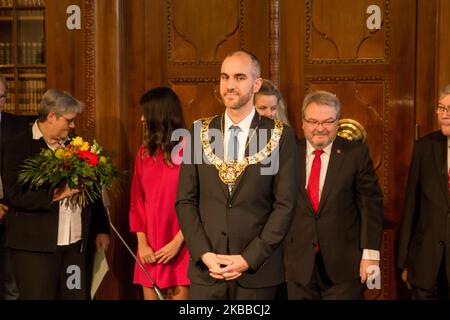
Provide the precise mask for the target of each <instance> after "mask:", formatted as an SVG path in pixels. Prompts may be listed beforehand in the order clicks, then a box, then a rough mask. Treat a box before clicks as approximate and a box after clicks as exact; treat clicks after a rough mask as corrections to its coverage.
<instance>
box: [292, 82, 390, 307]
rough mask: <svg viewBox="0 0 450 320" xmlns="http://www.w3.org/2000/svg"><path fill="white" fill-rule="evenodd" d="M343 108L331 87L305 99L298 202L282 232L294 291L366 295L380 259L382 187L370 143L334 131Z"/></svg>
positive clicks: (308, 295)
mask: <svg viewBox="0 0 450 320" xmlns="http://www.w3.org/2000/svg"><path fill="white" fill-rule="evenodd" d="M340 111H341V103H340V101H339V99H338V98H337V97H336V96H335V95H333V94H331V93H329V92H326V91H317V92H313V93H310V94H308V95H307V96H306V97H305V99H304V102H303V108H302V116H303V132H304V135H305V138H303V139H301V140H300V141H299V143H298V157H299V177H298V179H299V195H298V201H297V204H298V205H297V210H296V214H295V216H294V220H293V223H292V225H291V229H290V231H289V234H288V236H287V237H286V240H285V260H286V279H287V287H288V297H289V299H363V288H364V286H363V283H364V282H366V281H367V278H368V275H369V274H370V273H371V272H373V271H375V270H376V269H377V267H378V265H379V260H380V251H379V250H380V247H381V238H382V229H383V195H382V192H381V190H380V188H379V186H378V177H377V175H376V174H375V171H374V168H373V165H372V161H371V158H370V155H369V150H368V148H367V146H366V145H365V144H362V143H359V142H351V141H348V140H345V139H343V138H340V137H338V136H337V131H338V124H337V122H338V120H339V116H340ZM371 266H374V267H375V268H370V267H371Z"/></svg>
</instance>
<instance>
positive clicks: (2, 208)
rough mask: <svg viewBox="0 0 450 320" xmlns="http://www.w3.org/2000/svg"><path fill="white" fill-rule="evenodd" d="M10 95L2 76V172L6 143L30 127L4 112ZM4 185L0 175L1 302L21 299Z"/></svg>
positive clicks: (0, 120)
mask: <svg viewBox="0 0 450 320" xmlns="http://www.w3.org/2000/svg"><path fill="white" fill-rule="evenodd" d="M7 95H8V83H7V81H6V79H5V78H4V77H2V76H0V172H1V164H2V158H3V153H4V150H3V145H4V144H5V141H6V140H8V139H10V138H12V137H14V136H15V135H16V134H18V133H19V132H21V131H23V130H25V129H26V128H27V127H28V121H27V120H26V119H25V118H23V117H20V116H17V115H14V114H10V113H7V112H4V111H3V109H4V108H5V106H6V98H7ZM4 202H5V200H4V192H3V183H2V180H1V174H0V300H15V299H17V298H18V297H19V294H18V292H17V287H16V283H15V281H14V276H13V274H12V270H11V263H10V257H9V251H8V249H7V248H6V246H5V224H4V220H5V216H6V214H7V213H8V206H7V205H6V204H5V203H4Z"/></svg>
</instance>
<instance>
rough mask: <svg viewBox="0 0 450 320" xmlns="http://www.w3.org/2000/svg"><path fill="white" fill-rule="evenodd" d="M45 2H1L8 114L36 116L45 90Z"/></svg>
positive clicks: (0, 46) (0, 61) (0, 49)
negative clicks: (7, 88)
mask: <svg viewBox="0 0 450 320" xmlns="http://www.w3.org/2000/svg"><path fill="white" fill-rule="evenodd" d="M46 72H47V71H46V64H45V0H0V74H1V75H3V76H4V77H5V78H6V79H7V81H8V87H9V91H8V96H7V99H6V106H5V111H6V112H11V113H15V114H21V115H36V114H37V108H38V105H39V103H40V99H41V97H42V95H43V94H44V92H45V90H46V83H47V75H46Z"/></svg>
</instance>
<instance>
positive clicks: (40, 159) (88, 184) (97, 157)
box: [18, 137, 119, 207]
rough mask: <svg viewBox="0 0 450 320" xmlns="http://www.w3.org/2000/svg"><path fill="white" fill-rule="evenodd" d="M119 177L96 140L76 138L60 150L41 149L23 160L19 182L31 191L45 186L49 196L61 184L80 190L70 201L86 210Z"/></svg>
mask: <svg viewBox="0 0 450 320" xmlns="http://www.w3.org/2000/svg"><path fill="white" fill-rule="evenodd" d="M118 176H119V172H118V171H117V170H116V169H115V167H114V166H113V165H112V163H111V160H110V159H109V157H107V156H106V155H105V154H104V153H103V151H102V147H101V146H100V145H99V144H98V143H97V141H95V140H94V141H93V143H92V145H91V144H89V142H87V141H84V140H83V138H82V137H76V138H73V139H72V140H71V141H70V143H69V144H68V145H66V146H64V147H62V148H58V149H56V150H55V151H52V150H50V149H42V151H41V152H40V153H39V154H36V155H35V156H33V157H30V158H28V159H26V160H25V161H24V163H23V166H22V169H21V170H20V171H19V177H18V182H19V183H20V184H22V185H24V186H28V187H29V188H30V189H32V190H36V189H38V188H41V187H48V188H49V191H50V192H52V193H53V191H54V190H55V189H56V188H58V187H62V186H64V185H68V186H69V187H70V188H71V189H79V190H80V192H79V193H76V194H74V195H72V196H71V197H70V198H69V200H70V201H71V202H72V203H74V204H78V205H80V206H81V207H85V206H86V205H89V204H91V203H93V202H94V201H95V200H96V199H98V198H99V197H101V193H102V188H103V187H106V188H107V189H109V188H111V187H112V184H113V181H114V180H115V179H116V178H117V177H118Z"/></svg>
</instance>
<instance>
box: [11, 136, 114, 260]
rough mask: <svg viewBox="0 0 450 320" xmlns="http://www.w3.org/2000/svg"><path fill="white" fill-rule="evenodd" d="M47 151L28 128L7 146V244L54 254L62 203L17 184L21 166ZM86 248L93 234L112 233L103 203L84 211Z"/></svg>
mask: <svg viewBox="0 0 450 320" xmlns="http://www.w3.org/2000/svg"><path fill="white" fill-rule="evenodd" d="M42 148H44V149H47V148H48V147H47V144H46V143H45V141H44V139H43V138H41V139H39V140H34V139H33V138H32V130H31V128H29V129H28V130H25V131H23V132H21V133H20V134H18V135H17V136H16V137H14V138H13V139H11V140H9V141H8V142H7V143H6V145H5V150H6V152H5V154H4V166H3V172H2V176H3V182H4V188H5V195H6V200H7V204H8V205H9V206H10V210H9V212H8V215H7V216H6V245H7V246H8V247H10V248H13V249H19V250H28V251H36V252H54V251H55V250H56V243H57V236H58V219H59V202H53V203H52V194H50V192H49V190H48V189H46V188H41V189H39V190H37V191H30V190H28V188H24V187H22V186H20V185H18V184H17V183H16V181H17V175H18V171H19V170H20V165H21V164H22V163H23V161H24V160H25V159H26V158H29V157H31V156H33V155H35V154H36V153H39V152H40V151H41V149H42ZM82 232H83V234H82V238H83V246H84V247H86V244H88V243H90V242H91V240H94V235H96V234H99V233H109V226H108V220H107V217H106V214H105V210H104V208H103V206H102V204H101V202H100V201H97V202H96V203H95V205H93V206H87V207H86V208H84V209H83V212H82Z"/></svg>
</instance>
